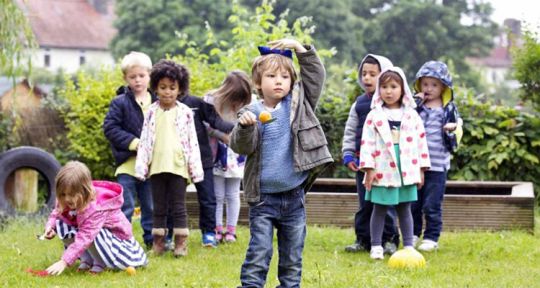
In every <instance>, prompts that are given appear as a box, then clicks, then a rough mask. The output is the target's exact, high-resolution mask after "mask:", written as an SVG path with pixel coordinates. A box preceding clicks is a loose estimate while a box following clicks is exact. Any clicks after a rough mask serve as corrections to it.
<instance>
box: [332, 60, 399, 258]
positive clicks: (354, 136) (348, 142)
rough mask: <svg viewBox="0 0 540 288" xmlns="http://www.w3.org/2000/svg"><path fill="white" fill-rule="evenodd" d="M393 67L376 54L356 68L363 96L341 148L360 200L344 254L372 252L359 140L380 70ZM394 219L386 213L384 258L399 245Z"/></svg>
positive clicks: (349, 120)
mask: <svg viewBox="0 0 540 288" xmlns="http://www.w3.org/2000/svg"><path fill="white" fill-rule="evenodd" d="M392 66H393V65H392V62H391V61H390V60H389V59H388V58H386V57H384V56H380V55H376V54H367V55H366V56H365V57H364V59H362V61H361V62H360V65H358V84H359V85H360V87H362V90H364V94H362V95H360V96H358V98H356V101H355V102H354V103H353V105H352V107H351V110H350V112H349V117H348V118H347V123H346V124H345V131H344V132H343V146H342V153H343V164H344V165H345V166H347V168H349V170H351V171H353V172H356V191H357V193H358V200H359V209H358V212H356V214H355V215H354V232H355V234H356V241H355V242H354V243H353V244H351V245H349V246H347V247H345V251H347V252H360V251H370V249H371V235H370V231H369V223H370V219H371V213H372V211H373V203H371V202H370V201H366V200H365V196H366V188H365V187H364V185H363V184H362V179H364V173H363V172H361V171H360V170H359V169H358V158H359V157H358V155H359V153H360V140H362V128H363V127H364V122H365V121H366V117H367V115H368V113H369V111H371V107H370V105H371V99H372V96H373V93H374V92H375V87H376V84H377V78H378V77H379V74H380V73H381V71H382V70H385V69H386V68H389V67H392ZM395 218H396V216H395V210H393V209H389V212H388V215H387V216H386V220H385V225H384V226H385V228H384V234H383V242H384V247H385V252H386V253H387V254H392V253H394V252H395V251H396V249H397V245H399V233H398V231H397V225H396V219H395Z"/></svg>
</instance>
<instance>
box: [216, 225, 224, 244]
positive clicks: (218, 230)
mask: <svg viewBox="0 0 540 288" xmlns="http://www.w3.org/2000/svg"><path fill="white" fill-rule="evenodd" d="M222 241H223V226H217V227H216V242H217V243H220V242H222Z"/></svg>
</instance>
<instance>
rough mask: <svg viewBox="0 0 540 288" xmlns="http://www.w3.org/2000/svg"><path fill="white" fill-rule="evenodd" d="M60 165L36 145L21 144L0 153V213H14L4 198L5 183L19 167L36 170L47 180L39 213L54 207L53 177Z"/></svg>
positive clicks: (54, 189)
mask: <svg viewBox="0 0 540 288" xmlns="http://www.w3.org/2000/svg"><path fill="white" fill-rule="evenodd" d="M60 167H61V165H60V163H59V162H58V160H56V158H55V157H54V156H53V155H51V154H49V153H48V152H46V151H44V150H42V149H39V148H36V147H30V146H22V147H17V148H13V149H10V150H8V151H6V152H4V153H2V154H0V214H14V213H15V209H14V208H13V207H11V205H10V204H9V202H8V201H7V199H6V193H5V192H6V191H5V184H6V180H7V178H8V176H9V175H10V174H11V173H13V172H14V171H15V170H17V169H20V168H31V169H34V170H36V171H38V172H39V173H40V174H41V176H42V177H43V178H45V181H46V182H47V188H48V189H47V190H48V194H47V196H46V200H45V205H44V207H41V208H40V210H39V213H45V212H47V211H48V210H50V209H52V208H54V203H55V198H56V188H55V185H54V178H55V177H56V174H57V173H58V170H60Z"/></svg>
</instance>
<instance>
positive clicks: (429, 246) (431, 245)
mask: <svg viewBox="0 0 540 288" xmlns="http://www.w3.org/2000/svg"><path fill="white" fill-rule="evenodd" d="M437 248H439V244H437V242H435V241H433V240H429V239H424V240H422V242H421V243H420V246H418V250H420V251H426V252H431V251H434V250H437Z"/></svg>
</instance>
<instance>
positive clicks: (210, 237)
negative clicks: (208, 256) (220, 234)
mask: <svg viewBox="0 0 540 288" xmlns="http://www.w3.org/2000/svg"><path fill="white" fill-rule="evenodd" d="M202 245H203V246H204V247H209V248H216V247H217V242H216V233H214V232H206V233H204V234H203V235H202Z"/></svg>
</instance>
